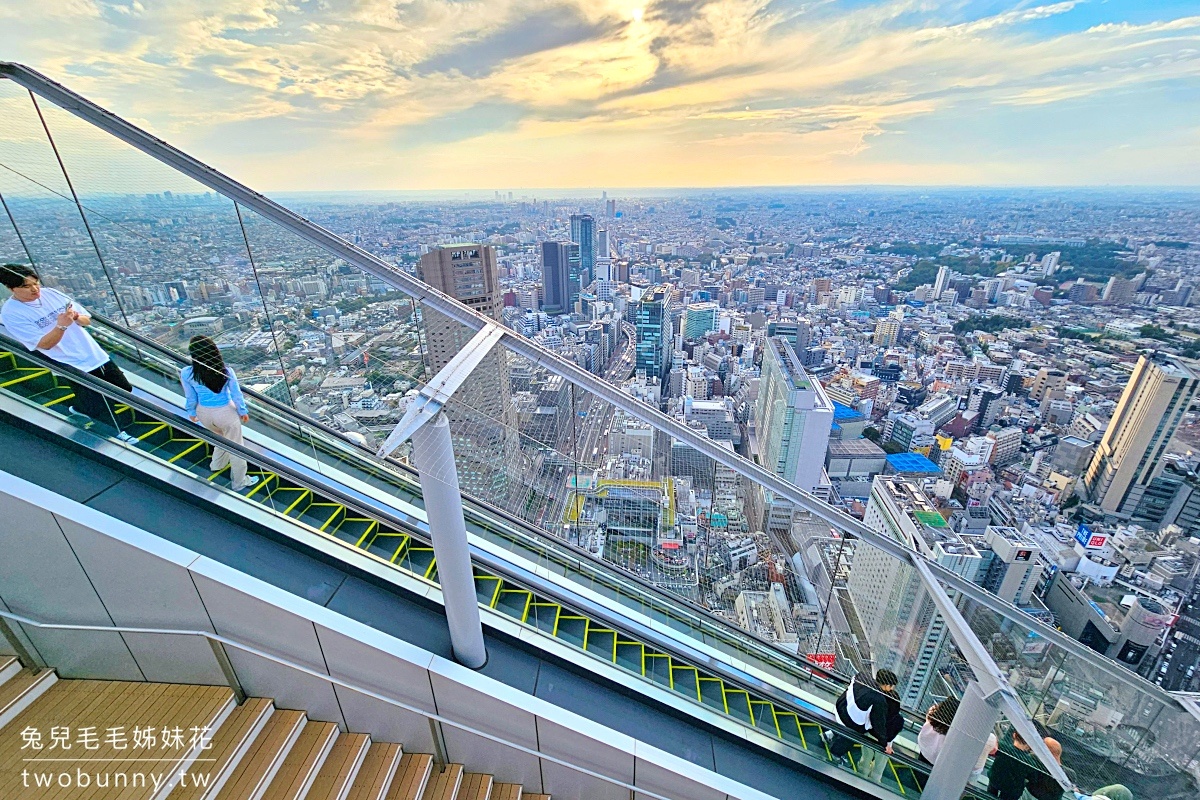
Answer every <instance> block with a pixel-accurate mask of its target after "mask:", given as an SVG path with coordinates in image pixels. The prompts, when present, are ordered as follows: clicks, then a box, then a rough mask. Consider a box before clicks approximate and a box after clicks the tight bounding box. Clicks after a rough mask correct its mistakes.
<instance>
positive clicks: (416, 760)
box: [387, 753, 433, 800]
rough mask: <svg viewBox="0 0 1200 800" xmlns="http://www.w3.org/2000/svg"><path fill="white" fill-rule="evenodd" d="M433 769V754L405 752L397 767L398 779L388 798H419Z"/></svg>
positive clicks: (393, 783) (413, 799) (408, 799)
mask: <svg viewBox="0 0 1200 800" xmlns="http://www.w3.org/2000/svg"><path fill="white" fill-rule="evenodd" d="M432 771H433V756H431V755H429V754H428V753H405V754H404V755H403V756H402V757H401V758H400V766H399V767H398V768H397V769H396V779H395V780H394V781H392V790H391V791H390V792H388V794H387V800H418V798H420V797H421V795H422V793H423V792H424V791H425V784H427V783H428V782H429V773H430V772H432Z"/></svg>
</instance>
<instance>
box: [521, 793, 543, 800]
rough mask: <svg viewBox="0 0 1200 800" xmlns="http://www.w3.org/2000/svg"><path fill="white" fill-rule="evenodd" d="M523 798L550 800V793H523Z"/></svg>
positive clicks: (522, 799) (524, 799) (526, 799)
mask: <svg viewBox="0 0 1200 800" xmlns="http://www.w3.org/2000/svg"><path fill="white" fill-rule="evenodd" d="M521 800H550V795H548V794H523V795H521Z"/></svg>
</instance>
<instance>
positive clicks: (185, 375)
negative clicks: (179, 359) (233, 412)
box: [179, 366, 250, 417]
mask: <svg viewBox="0 0 1200 800" xmlns="http://www.w3.org/2000/svg"><path fill="white" fill-rule="evenodd" d="M225 376H226V377H227V378H228V380H226V381H225V385H224V386H222V387H221V391H219V392H214V391H212V390H211V389H209V388H208V387H207V386H205V385H204V384H203V383H201V382H200V381H198V380H196V376H195V374H194V371H193V370H192V368H191V367H190V366H187V367H184V368H183V369H181V370H180V371H179V382H180V383H182V384H183V395H184V397H185V398H186V399H187V403H186V404H185V406H184V407H185V409H186V410H187V415H188V416H189V417H194V416H196V406H197V405H202V406H204V407H205V408H220V407H221V406H227V405H229V404H230V403H233V407H234V408H236V409H237V413H238V414H239V415H240V416H243V417H244V416H246V415H247V414H249V413H250V412H249V410H247V408H246V398H244V397H242V387H241V386H239V385H238V379H237V376H236V375H234V374H233V369H232V368H230V367H226V368H225Z"/></svg>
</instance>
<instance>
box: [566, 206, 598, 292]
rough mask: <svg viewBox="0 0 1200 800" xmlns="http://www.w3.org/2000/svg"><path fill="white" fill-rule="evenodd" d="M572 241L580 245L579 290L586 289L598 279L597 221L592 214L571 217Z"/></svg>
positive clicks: (577, 273)
mask: <svg viewBox="0 0 1200 800" xmlns="http://www.w3.org/2000/svg"><path fill="white" fill-rule="evenodd" d="M571 241H572V242H574V243H575V244H577V245H579V268H578V271H577V272H576V273H575V277H576V278H577V280H578V283H579V288H580V289H586V288H587V287H588V286H590V285H591V284H592V281H593V280H594V279H595V277H596V220H594V219H593V218H592V215H591V214H572V215H571Z"/></svg>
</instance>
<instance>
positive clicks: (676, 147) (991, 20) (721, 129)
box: [0, 0, 1200, 189]
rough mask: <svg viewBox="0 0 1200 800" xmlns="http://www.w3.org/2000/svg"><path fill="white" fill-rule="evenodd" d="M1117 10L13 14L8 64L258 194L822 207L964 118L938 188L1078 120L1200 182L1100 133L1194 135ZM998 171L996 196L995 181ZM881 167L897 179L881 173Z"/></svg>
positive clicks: (996, 2) (1143, 146)
mask: <svg viewBox="0 0 1200 800" xmlns="http://www.w3.org/2000/svg"><path fill="white" fill-rule="evenodd" d="M1180 7H1181V6H1180ZM1123 8H1128V6H1126V5H1125V4H1124V0H1111V2H1108V3H1096V2H1093V3H1084V2H1079V1H1078V0H1066V2H1042V3H1038V4H1035V3H1032V2H1027V0H877V1H875V2H870V1H868V0H854V2H843V1H841V0H589V1H588V2H584V0H520V2H518V0H402V1H399V2H398V1H397V0H319V1H317V0H310V1H307V2H295V0H193V2H189V3H184V2H181V1H180V0H162V2H156V3H145V2H144V0H142V2H140V3H139V2H138V1H137V0H119V2H111V3H110V2H101V0H8V2H6V3H4V4H2V5H0V44H3V45H4V52H5V53H6V55H8V56H9V57H14V58H15V59H16V60H21V61H25V62H27V63H30V64H31V65H32V66H34V67H35V68H38V69H40V70H42V71H43V72H46V73H47V74H48V75H50V76H51V77H53V78H56V79H60V80H62V81H64V82H66V83H67V84H68V85H69V86H70V87H71V88H73V89H76V90H77V91H80V92H82V93H83V94H85V95H88V96H89V97H91V98H93V99H95V100H97V101H98V102H101V103H102V104H104V105H107V106H109V107H110V108H112V109H113V110H115V111H117V112H118V113H121V114H122V115H123V116H126V117H128V118H130V119H132V120H133V121H134V122H136V123H138V124H141V125H144V126H145V127H148V128H150V129H151V130H152V131H153V132H155V133H156V134H159V135H162V136H164V137H166V138H168V139H170V140H172V141H174V142H177V143H178V144H180V145H181V146H185V147H187V146H195V147H197V148H199V151H198V152H197V155H199V156H201V157H202V158H211V159H213V160H214V161H218V162H219V163H222V164H230V165H232V166H235V167H237V168H238V169H241V170H243V171H242V172H240V173H238V174H241V175H243V176H244V177H246V178H247V179H248V180H249V181H250V182H251V183H257V184H260V185H262V186H264V187H271V186H285V187H288V188H296V189H305V188H323V187H324V188H335V187H341V188H386V184H387V182H388V181H397V180H400V179H399V178H398V177H396V176H400V175H403V176H404V177H403V180H404V185H405V186H408V187H415V186H428V187H429V188H440V187H441V186H443V185H444V186H454V185H462V184H457V183H456V182H458V181H473V183H470V184H467V185H471V186H477V185H479V182H481V181H489V182H490V181H494V182H496V183H499V184H508V185H514V184H515V185H520V184H521V183H522V182H528V181H536V182H538V183H540V184H541V185H545V184H546V183H547V182H548V181H552V182H562V183H564V184H569V183H570V182H571V181H584V182H587V184H588V185H595V184H597V183H601V182H611V183H613V184H618V183H623V184H625V185H639V184H646V183H653V182H659V181H661V182H666V183H671V184H675V185H696V184H709V183H713V184H715V183H719V182H721V181H727V180H728V181H734V182H737V183H740V184H746V183H753V182H756V181H769V182H791V181H797V182H803V181H804V180H809V179H813V180H816V179H818V178H819V179H820V180H822V181H823V182H829V181H831V180H833V181H838V180H856V179H860V178H861V177H862V176H864V175H865V174H867V172H866V170H867V167H868V166H869V168H870V173H869V174H870V176H871V179H872V182H879V181H886V180H888V178H889V176H895V177H896V179H911V178H912V177H913V176H914V175H916V174H919V170H918V169H917V168H916V167H915V166H914V165H913V163H910V162H907V161H906V160H905V158H906V156H905V154H906V153H907V154H909V155H911V156H912V157H913V158H916V157H917V155H918V154H920V157H921V158H924V159H926V160H928V159H929V158H931V157H932V156H930V155H929V154H930V153H937V152H939V151H946V148H939V147H938V146H937V145H938V143H937V141H936V137H937V136H938V131H939V130H946V129H949V128H952V127H954V124H955V122H956V120H957V119H958V118H959V117H960V116H961V115H963V114H971V115H973V117H975V118H978V119H980V120H981V121H983V124H980V125H979V126H975V127H972V128H970V129H969V131H965V132H963V133H962V134H960V135H961V136H963V137H967V143H968V144H970V145H971V148H970V149H971V150H973V151H974V152H976V153H979V154H981V155H980V156H979V157H978V159H977V161H976V162H975V163H967V161H965V160H964V158H965V157H964V156H963V155H962V154H961V153H959V154H958V155H956V156H955V158H956V159H958V160H957V161H955V162H954V163H947V164H945V165H941V166H939V167H938V168H937V169H936V170H932V168H930V169H931V170H932V171H931V173H930V174H931V175H933V174H936V176H937V177H938V178H939V179H940V180H944V179H945V178H946V176H952V175H954V174H959V175H961V176H962V178H963V180H968V181H975V180H979V179H981V178H982V177H983V176H985V175H987V174H993V173H994V174H1002V175H1003V176H1004V177H1006V178H1008V177H1010V176H1011V175H1012V174H1014V171H1015V172H1016V173H1020V172H1021V171H1022V170H1024V174H1027V175H1029V176H1030V179H1031V180H1033V179H1037V178H1038V176H1039V175H1041V174H1042V172H1041V168H1040V166H1039V165H1040V163H1041V159H1042V152H1041V151H1039V150H1038V149H1037V148H1036V147H1033V146H1032V145H1031V146H1030V147H1029V148H1028V149H1027V150H1024V151H1021V153H1018V154H1014V153H1013V152H1012V151H1011V150H1009V149H1007V147H1006V143H1005V141H1004V138H1003V137H1004V136H1005V131H1006V129H1007V128H1009V127H1010V126H1012V125H1013V124H1016V122H1015V121H1016V120H1021V121H1022V124H1027V122H1028V120H1029V119H1030V118H1031V117H1030V116H1029V115H1030V114H1037V113H1046V112H1050V111H1053V110H1056V109H1058V108H1061V107H1063V106H1064V105H1071V106H1072V107H1073V108H1077V109H1078V113H1077V114H1076V115H1074V116H1071V115H1058V116H1056V124H1057V125H1058V126H1059V129H1058V130H1057V131H1056V134H1057V135H1059V136H1061V137H1062V138H1064V139H1067V140H1070V141H1073V142H1078V143H1079V147H1078V148H1077V149H1079V150H1080V151H1082V150H1085V149H1086V143H1087V142H1088V141H1091V140H1096V141H1099V140H1100V139H1102V138H1104V137H1105V136H1109V135H1110V134H1111V136H1117V137H1124V138H1125V139H1126V140H1127V143H1129V144H1130V145H1131V147H1129V148H1124V149H1121V148H1118V147H1116V146H1115V145H1112V142H1109V143H1108V144H1106V145H1105V147H1106V148H1108V151H1109V152H1111V153H1117V154H1118V155H1117V156H1115V157H1113V158H1114V169H1115V168H1116V166H1117V163H1116V162H1118V161H1119V160H1120V159H1121V158H1125V156H1123V155H1120V154H1122V153H1130V154H1137V157H1138V159H1139V161H1138V162H1137V163H1138V165H1139V169H1142V170H1145V171H1146V174H1147V176H1148V177H1147V179H1150V178H1153V177H1155V176H1160V177H1161V176H1166V177H1168V178H1170V177H1172V176H1187V175H1194V174H1195V173H1196V170H1197V169H1200V167H1198V166H1197V165H1195V164H1191V163H1185V164H1182V165H1179V164H1175V165H1171V164H1169V163H1167V161H1168V159H1176V160H1178V159H1179V158H1180V157H1181V156H1180V154H1181V153H1183V154H1185V155H1184V156H1183V157H1184V158H1185V159H1186V158H1191V157H1193V156H1194V154H1195V148H1191V149H1187V148H1179V147H1178V146H1175V147H1174V149H1168V148H1167V146H1166V145H1164V144H1158V145H1154V146H1151V145H1150V144H1149V139H1148V138H1147V137H1148V136H1149V135H1150V134H1149V133H1148V132H1147V131H1145V130H1142V129H1141V128H1142V126H1130V125H1128V124H1127V123H1126V121H1125V120H1121V119H1118V118H1115V117H1114V116H1113V115H1107V116H1106V115H1105V114H1104V113H1102V112H1103V110H1104V108H1105V106H1106V105H1107V104H1109V103H1112V102H1114V101H1116V100H1120V98H1124V97H1126V96H1128V95H1133V94H1137V93H1144V95H1145V96H1146V97H1147V98H1148V99H1147V102H1148V103H1153V105H1148V106H1147V107H1146V108H1145V109H1143V111H1142V113H1141V114H1140V116H1141V117H1142V118H1145V119H1152V120H1154V121H1155V126H1159V125H1162V124H1167V123H1163V122H1160V120H1165V119H1170V120H1172V122H1171V123H1169V124H1171V125H1178V126H1180V129H1181V130H1194V129H1195V128H1196V127H1197V126H1200V111H1198V110H1196V106H1197V105H1200V104H1195V103H1193V102H1192V101H1194V100H1195V95H1196V94H1198V93H1200V91H1198V87H1200V46H1198V44H1197V43H1198V42H1200V17H1197V16H1182V15H1179V14H1175V15H1172V14H1169V13H1166V12H1165V11H1164V12H1163V13H1162V14H1160V15H1159V17H1160V18H1158V19H1151V18H1150V16H1153V15H1150V16H1148V15H1147V13H1146V12H1145V11H1144V10H1141V11H1139V14H1138V15H1137V16H1136V17H1134V16H1132V15H1131V14H1127V13H1125V12H1124V11H1122V9H1123ZM1121 102H1124V101H1123V100H1121ZM1039 110H1040V111H1039ZM1084 119H1086V120H1087V123H1086V124H1084V123H1083V122H1082V120H1084ZM1076 120H1078V121H1076ZM901 133H903V134H906V135H904V136H899V135H892V134H901ZM885 140H886V145H885V143H884V142H885ZM1106 141H1108V140H1107V139H1106ZM1156 148H1157V149H1156ZM1001 149H1003V150H1004V151H1005V152H1006V154H1007V155H1006V166H1005V167H1004V168H1003V171H1002V172H1001V171H999V167H997V166H996V164H995V163H993V162H992V161H990V160H989V159H987V158H984V157H983V155H982V154H986V153H988V152H990V151H993V150H997V151H998V150H1001ZM884 152H886V154H887V157H888V159H890V160H888V161H879V160H877V159H875V156H876V155H878V154H880V153H884ZM1155 152H1159V153H1162V156H1161V160H1162V163H1161V164H1159V165H1158V166H1154V155H1153V154H1154V153H1155ZM1129 157H1130V158H1132V155H1130V156H1129ZM947 158H949V156H947ZM1076 160H1077V161H1078V164H1079V165H1080V166H1078V167H1077V168H1076V174H1078V176H1079V179H1080V180H1085V181H1086V180H1095V179H1098V177H1099V176H1098V174H1097V172H1096V169H1095V165H1088V166H1086V167H1085V166H1084V163H1085V159H1083V157H1082V156H1079V157H1078V158H1077V159H1076ZM1067 162H1068V163H1066V164H1065V165H1064V166H1063V167H1062V169H1061V170H1060V172H1059V173H1057V174H1062V170H1065V171H1067V172H1069V171H1070V169H1072V167H1071V166H1070V164H1071V163H1074V162H1071V161H1070V159H1067ZM1128 163H1130V164H1132V163H1133V162H1132V161H1130V162H1128ZM1147 165H1150V166H1147ZM232 166H231V168H232ZM927 166H928V165H927ZM339 168H340V170H341V171H340V172H339ZM1155 170H1157V172H1156V171H1155ZM989 171H990V172H989ZM413 181H416V182H417V183H415V184H414V183H413ZM381 184H383V185H381Z"/></svg>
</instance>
